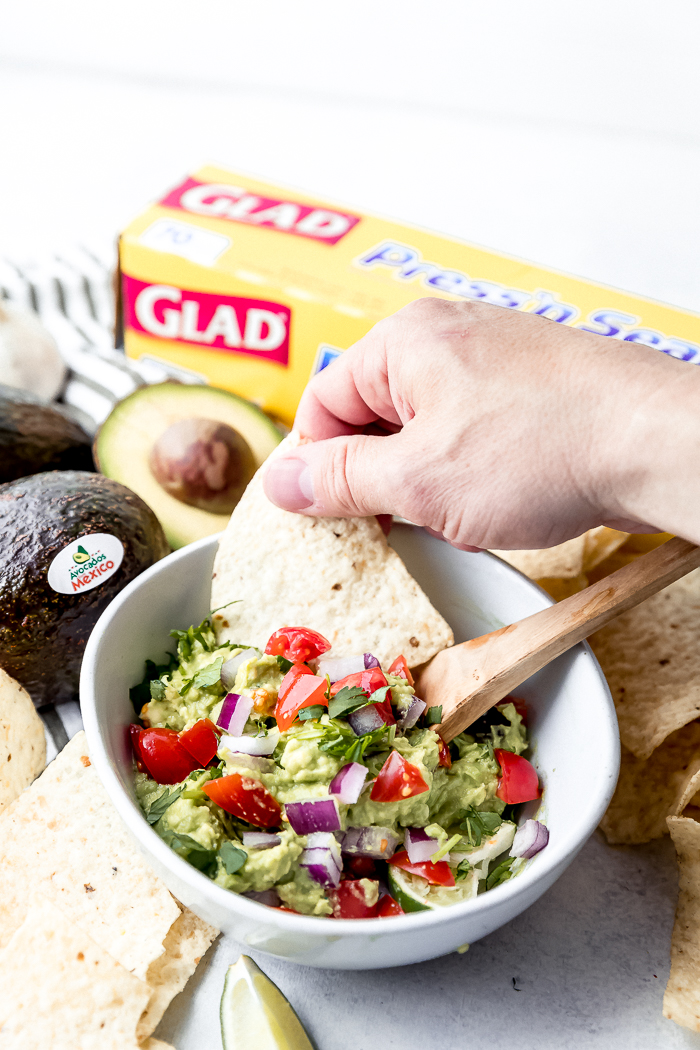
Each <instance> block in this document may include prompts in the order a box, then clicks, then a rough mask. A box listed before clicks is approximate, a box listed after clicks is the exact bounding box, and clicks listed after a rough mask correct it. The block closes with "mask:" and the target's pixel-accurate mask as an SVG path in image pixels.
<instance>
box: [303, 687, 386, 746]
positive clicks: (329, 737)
mask: <svg viewBox="0 0 700 1050" xmlns="http://www.w3.org/2000/svg"><path fill="white" fill-rule="evenodd" d="M338 695H340V693H339V694H338ZM316 728H317V729H319V730H322V732H323V736H324V737H325V739H324V740H323V742H322V743H320V744H319V745H318V747H319V750H320V751H326V752H328V754H329V755H336V756H337V757H338V758H342V759H344V760H345V761H346V762H362V761H363V759H364V756H365V754H367V753H368V752H372V751H383V750H386V749H388V748H390V747H391V745H392V743H393V740H394V735H395V733H396V726H380V727H379V728H378V729H374V730H373V731H372V732H371V733H365V734H364V735H363V736H356V735H355V733H354V732H353V730H352V728H351V727H350V726H349V725H348V724H347V723H346V722H338V721H335V720H334V721H332V722H331V724H330V725H319V726H318V727H316Z"/></svg>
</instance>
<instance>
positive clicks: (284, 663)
mask: <svg viewBox="0 0 700 1050" xmlns="http://www.w3.org/2000/svg"><path fill="white" fill-rule="evenodd" d="M276 659H277V663H278V664H279V665H280V671H281V672H282V674H286V673H287V671H288V670H289V669H290V668H291V667H293V666H294V664H293V663H292V661H291V660H287V658H286V657H284V656H278V657H276Z"/></svg>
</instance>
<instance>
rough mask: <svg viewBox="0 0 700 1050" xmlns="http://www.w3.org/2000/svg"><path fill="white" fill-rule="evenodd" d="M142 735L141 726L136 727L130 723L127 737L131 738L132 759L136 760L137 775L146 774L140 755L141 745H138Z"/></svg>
mask: <svg viewBox="0 0 700 1050" xmlns="http://www.w3.org/2000/svg"><path fill="white" fill-rule="evenodd" d="M142 733H143V729H142V728H141V726H137V725H136V724H135V723H133V722H132V723H131V725H130V726H129V736H130V737H131V747H132V750H133V752H134V758H135V759H136V768H137V769H138V771H139V773H147V772H148V770H147V769H146V765H145V763H144V761H143V756H142V754H141V745H140V744H139V738H140V736H141V734H142Z"/></svg>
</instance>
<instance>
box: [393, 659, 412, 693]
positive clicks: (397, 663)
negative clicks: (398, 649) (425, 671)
mask: <svg viewBox="0 0 700 1050" xmlns="http://www.w3.org/2000/svg"><path fill="white" fill-rule="evenodd" d="M389 674H395V675H397V676H398V677H399V678H405V679H406V681H407V682H408V684H409V685H413V684H414V683H413V675H412V674H411V670H410V668H409V666H408V664H407V663H406V657H405V656H404V655H403V654H402V655H401V656H397V657H396V659H395V660H394V662H393V664H392V665H391V667H390V668H389Z"/></svg>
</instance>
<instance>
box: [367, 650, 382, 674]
mask: <svg viewBox="0 0 700 1050" xmlns="http://www.w3.org/2000/svg"><path fill="white" fill-rule="evenodd" d="M364 660H365V666H364V669H365V671H371V670H372V668H373V667H381V664H380V663H379V660H378V659H377V657H376V656H372V654H371V653H365V656H364Z"/></svg>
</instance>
